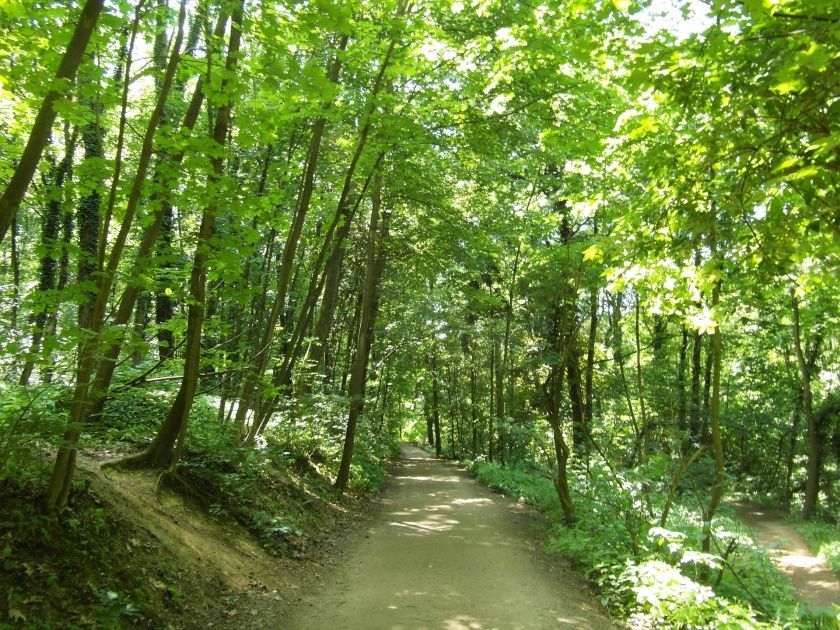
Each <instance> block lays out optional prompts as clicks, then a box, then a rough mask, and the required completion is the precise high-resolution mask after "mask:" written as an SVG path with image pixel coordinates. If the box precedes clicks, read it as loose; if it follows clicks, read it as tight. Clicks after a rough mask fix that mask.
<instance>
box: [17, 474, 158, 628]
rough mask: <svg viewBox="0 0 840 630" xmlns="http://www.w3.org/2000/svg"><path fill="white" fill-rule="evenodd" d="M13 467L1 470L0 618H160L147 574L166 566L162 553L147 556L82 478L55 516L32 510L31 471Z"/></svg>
mask: <svg viewBox="0 0 840 630" xmlns="http://www.w3.org/2000/svg"><path fill="white" fill-rule="evenodd" d="M18 472H21V473H23V472H25V471H7V473H6V475H4V477H3V480H2V482H0V561H2V565H0V590H2V591H3V592H4V593H5V594H6V595H5V596H4V598H3V601H2V602H0V626H3V627H7V626H6V624H5V623H4V622H10V623H11V624H13V625H14V626H15V627H17V626H20V625H22V626H24V627H27V628H33V629H34V628H43V629H47V628H54V627H58V626H61V627H64V628H87V627H91V626H92V625H95V626H96V627H103V628H110V627H121V626H123V625H132V624H137V623H142V624H147V625H157V624H159V623H161V621H160V619H161V617H160V614H161V613H160V611H161V606H162V605H163V604H162V602H161V601H160V599H159V593H157V592H156V590H155V589H154V588H153V587H152V586H151V584H150V582H149V576H151V575H159V576H161V577H162V576H163V574H164V573H166V572H167V571H171V565H170V560H168V559H166V558H163V557H161V556H160V554H154V556H153V557H152V554H149V552H148V551H147V549H148V548H149V546H148V543H147V542H144V541H142V540H138V538H137V537H139V536H142V534H140V533H138V532H136V531H135V530H134V529H133V528H132V527H131V525H130V524H128V523H126V522H125V521H123V520H121V519H119V518H117V517H115V516H114V515H112V514H111V513H110V512H108V511H106V509H105V508H103V507H102V504H101V502H100V500H99V499H98V497H97V496H96V495H95V494H93V493H91V492H90V491H89V490H87V488H86V484H85V483H81V482H79V483H78V487H77V488H76V491H75V492H74V494H73V502H72V504H71V505H70V506H69V507H68V509H67V510H66V511H65V512H64V513H63V514H62V515H61V516H56V515H44V514H40V513H39V512H38V510H37V505H38V500H39V498H40V494H41V493H42V492H43V487H42V485H41V484H40V483H39V482H38V481H36V480H35V479H34V477H36V476H37V475H32V472H33V471H28V472H26V473H25V474H18ZM125 540H130V541H131V544H130V545H128V547H127V546H126V544H125V542H124V541H125ZM141 566H142V567H143V569H142V571H141V570H140V567H141ZM147 569H148V570H150V573H147V572H146V571H147Z"/></svg>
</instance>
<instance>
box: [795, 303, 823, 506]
mask: <svg viewBox="0 0 840 630" xmlns="http://www.w3.org/2000/svg"><path fill="white" fill-rule="evenodd" d="M790 300H791V308H792V311H793V349H794V352H795V353H796V362H797V364H798V365H799V376H800V382H801V386H800V388H801V392H802V415H803V416H805V424H806V427H807V445H808V448H807V463H806V466H805V469H806V477H805V500H804V503H803V504H802V518H804V519H810V518H811V517H812V516H813V515H814V512H815V511H816V509H817V501H818V498H819V474H820V443H819V435H818V431H817V422H816V416H815V415H814V403H813V395H812V393H811V379H812V376H813V375H812V370H811V366H810V365H809V364H808V358H807V357H806V356H805V351H804V350H803V348H804V343H803V341H802V337H803V335H802V324H801V320H800V316H799V298H798V297H797V296H796V293H795V291H794V290H791V294H790Z"/></svg>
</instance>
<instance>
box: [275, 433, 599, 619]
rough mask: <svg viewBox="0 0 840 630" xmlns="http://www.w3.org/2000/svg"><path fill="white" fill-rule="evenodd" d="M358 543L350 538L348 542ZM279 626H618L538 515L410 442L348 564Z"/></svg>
mask: <svg viewBox="0 0 840 630" xmlns="http://www.w3.org/2000/svg"><path fill="white" fill-rule="evenodd" d="M351 541H352V539H351ZM279 624H280V625H279V626H278V627H283V628H286V629H288V630H294V629H299V630H354V629H359V630H361V629H364V630H375V629H386V628H387V629H389V630H401V629H406V630H408V629H411V630H421V629H436V630H437V629H443V630H461V629H475V630H489V629H491V628H499V629H501V628H505V629H508V628H509V629H517V628H523V629H524V628H528V629H533V628H557V627H562V626H570V627H575V628H611V627H613V626H612V625H611V623H610V621H609V619H608V618H607V617H606V615H605V614H604V612H603V611H602V609H601V607H600V606H599V604H598V603H597V602H596V600H595V599H594V598H593V596H592V595H591V594H589V593H588V592H587V591H586V588H585V586H584V585H583V584H582V583H581V580H580V578H578V577H577V576H575V575H574V574H572V573H569V572H567V571H566V570H564V569H563V568H562V567H561V566H559V565H558V564H557V563H556V562H552V561H550V560H547V559H546V558H545V557H544V554H543V552H542V550H541V548H540V543H539V537H538V534H537V533H536V532H535V526H534V520H533V517H532V516H531V515H530V514H528V513H527V511H526V510H523V508H522V507H521V506H518V505H517V504H516V503H514V502H512V501H510V500H509V499H506V498H504V497H501V496H499V495H496V494H493V493H492V492H490V491H489V490H487V489H486V488H484V487H483V486H482V485H481V484H479V483H478V482H477V481H475V480H473V479H471V478H470V477H469V476H468V475H467V474H466V473H465V472H463V471H461V470H458V469H457V468H454V467H452V466H450V465H447V464H445V463H442V462H440V461H437V460H435V459H434V458H433V457H431V456H429V455H427V454H426V453H424V452H423V451H422V450H420V449H418V448H415V447H406V449H405V452H404V454H403V459H402V461H401V462H400V463H399V465H398V467H397V470H396V471H395V476H394V478H393V479H392V481H391V483H390V485H389V488H388V491H387V492H386V493H385V496H384V498H383V506H382V509H381V511H380V513H379V514H377V515H375V516H373V517H372V519H371V522H370V524H369V526H368V528H367V529H366V531H363V532H361V533H360V534H359V535H358V538H357V540H355V541H354V542H351V543H350V547H349V551H348V553H347V556H346V561H345V562H344V563H343V566H342V567H341V568H339V569H337V570H336V571H334V572H333V573H332V574H331V575H327V576H325V580H324V582H323V584H322V587H321V588H320V589H315V590H309V589H307V592H306V593H305V594H304V595H301V603H300V605H299V606H298V608H297V609H296V610H294V611H293V613H292V615H291V617H290V618H287V619H284V620H282V621H280V622H279Z"/></svg>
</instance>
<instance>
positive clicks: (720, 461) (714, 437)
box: [702, 204, 726, 553]
mask: <svg viewBox="0 0 840 630" xmlns="http://www.w3.org/2000/svg"><path fill="white" fill-rule="evenodd" d="M712 220H713V221H717V218H716V213H715V206H714V204H712ZM709 250H710V252H711V257H712V260H716V259H717V252H718V248H717V232H716V227H715V225H714V224H713V225H712V228H711V233H710V234H709ZM720 285H721V281H720V280H719V281H718V282H716V283H715V286H714V288H713V289H712V310H715V309H716V308H717V306H718V304H719V303H720ZM720 346H721V334H720V322H718V324H717V326H715V332H714V334H713V335H712V343H711V352H712V375H711V376H712V391H711V398H710V400H709V431H710V438H711V445H712V453H713V455H714V462H715V478H714V482H713V483H712V488H711V492H710V493H709V503H708V504H707V505H706V508H705V510H704V511H703V542H702V550H703V552H704V553H710V552H711V548H712V519H713V518H714V516H715V512H717V508H718V505H720V502H721V500H722V499H723V494H724V484H725V481H726V479H725V476H724V475H725V470H724V466H725V461H724V454H723V438H722V436H721V433H720V363H721V348H720Z"/></svg>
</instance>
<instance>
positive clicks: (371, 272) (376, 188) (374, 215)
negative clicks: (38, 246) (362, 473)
mask: <svg viewBox="0 0 840 630" xmlns="http://www.w3.org/2000/svg"><path fill="white" fill-rule="evenodd" d="M381 205H382V176H381V174H379V173H377V174H376V175H375V181H374V185H373V190H372V192H371V211H370V230H369V232H368V246H367V262H366V270H365V285H364V291H363V293H362V313H361V318H360V321H359V335H358V339H357V342H356V359H355V361H354V363H353V369H352V372H351V374H350V385H349V392H348V393H349V396H350V412H349V415H348V417H347V429H346V432H345V435H344V448H343V449H342V452H341V463H340V465H339V468H338V476H337V477H336V480H335V487H336V489H337V490H338V492H339V493H344V491H345V490H346V489H347V484H348V482H349V481H350V464H351V462H352V461H353V447H354V444H355V440H356V423H357V421H358V419H359V416H360V415H361V413H362V411H363V409H364V404H365V401H364V395H365V383H366V375H367V369H366V368H367V361H368V353H369V352H370V343H369V338H370V332H371V330H372V326H373V322H374V317H375V308H374V301H375V296H376V292H377V285H378V284H379V281H380V278H379V275H380V274H381V271H382V270H381V269H380V268H379V265H377V252H378V248H379V212H380V207H381Z"/></svg>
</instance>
